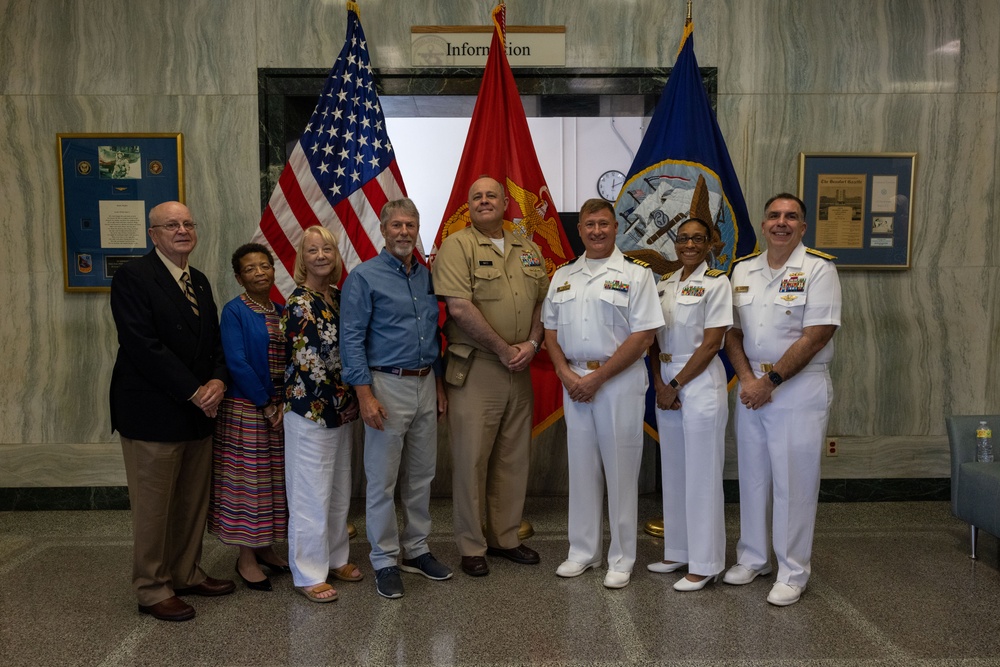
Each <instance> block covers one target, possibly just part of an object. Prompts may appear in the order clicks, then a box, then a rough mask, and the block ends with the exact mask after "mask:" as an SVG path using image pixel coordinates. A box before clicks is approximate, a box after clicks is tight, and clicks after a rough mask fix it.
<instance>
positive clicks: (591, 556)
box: [542, 199, 663, 588]
mask: <svg viewBox="0 0 1000 667" xmlns="http://www.w3.org/2000/svg"><path fill="white" fill-rule="evenodd" d="M579 230H580V238H581V239H582V240H583V244H584V246H585V247H586V249H587V251H586V254H585V255H584V256H583V257H581V258H579V259H577V260H576V261H575V262H573V263H572V264H568V265H566V266H563V267H561V268H560V269H559V270H557V271H556V273H555V275H554V276H553V277H552V281H551V282H550V283H549V292H548V295H547V296H546V297H545V302H544V303H543V305H542V324H543V326H544V327H545V343H546V345H547V346H548V350H549V356H550V357H551V358H552V364H553V365H554V366H555V370H556V374H557V375H558V376H559V379H560V380H561V381H562V384H563V410H564V412H565V416H566V440H567V447H568V458H569V545H570V546H569V556H568V557H567V559H566V561H565V562H564V563H562V565H560V566H559V568H558V569H557V570H556V574H557V575H559V576H561V577H575V576H577V575H580V574H583V573H584V572H585V571H586V570H588V569H589V568H591V567H595V566H597V565H600V564H601V556H602V554H601V551H602V550H603V548H602V543H603V537H604V535H603V533H604V528H603V521H602V520H601V518H602V514H603V511H602V507H601V505H602V501H603V499H604V485H603V484H602V474H601V471H602V468H603V471H604V475H603V477H605V478H606V481H607V489H608V523H609V524H610V526H611V545H610V547H609V549H608V573H607V575H606V576H605V578H604V585H605V586H606V587H608V588H623V587H625V586H627V585H628V582H629V579H630V577H631V574H632V566H633V565H634V564H635V550H636V533H637V527H636V524H637V522H638V516H637V514H638V498H639V491H638V483H639V464H640V463H641V461H642V424H643V421H642V415H643V410H644V409H645V395H646V387H647V386H648V384H649V380H648V375H647V373H646V364H645V363H643V361H642V358H643V356H644V354H645V352H646V349H647V348H648V347H649V345H650V344H651V343H652V342H653V336H654V334H655V332H656V330H657V329H658V328H660V327H661V326H663V312H662V310H661V309H660V303H659V300H658V299H657V296H656V284H655V280H654V276H653V273H652V271H650V270H649V268H648V267H647V266H646V265H645V263H638V264H637V263H636V261H637V260H632V259H630V258H628V257H625V256H624V255H623V254H622V253H621V251H620V250H618V248H617V247H616V246H615V236H616V234H617V232H618V223H617V222H616V220H615V212H614V209H613V208H612V207H611V205H610V204H608V202H606V201H605V200H603V199H588V200H587V201H586V202H584V204H583V206H582V207H581V209H580V223H579Z"/></svg>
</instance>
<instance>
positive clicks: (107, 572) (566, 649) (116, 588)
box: [0, 497, 1000, 667]
mask: <svg viewBox="0 0 1000 667" xmlns="http://www.w3.org/2000/svg"><path fill="white" fill-rule="evenodd" d="M432 509H433V513H434V519H435V525H434V533H433V535H432V537H431V548H432V550H433V552H434V554H435V555H436V556H437V557H438V558H439V559H440V560H441V561H442V562H444V563H446V564H448V565H450V566H452V567H454V568H455V569H456V574H455V577H454V578H453V579H452V580H449V581H445V582H432V581H429V580H427V579H424V578H422V577H419V576H416V575H410V574H403V582H404V584H405V587H406V595H405V596H404V597H403V598H401V599H399V600H385V599H382V598H380V597H378V595H376V593H375V588H374V581H373V580H374V577H373V573H372V570H371V566H370V564H369V562H368V559H367V555H368V547H367V542H366V541H365V539H364V509H363V504H362V503H361V502H356V503H355V506H354V507H352V513H351V517H352V520H353V521H354V523H355V525H356V526H357V528H358V531H359V533H360V535H359V537H358V538H356V539H355V540H353V541H352V544H351V556H352V561H354V562H356V563H359V564H360V565H361V567H362V570H363V571H364V573H365V575H366V576H365V580H364V581H362V582H359V583H353V584H347V583H340V582H338V583H337V588H338V590H339V591H340V599H339V600H338V601H337V602H336V603H334V604H332V605H317V604H313V603H310V602H308V601H306V600H305V599H304V598H302V597H301V596H299V595H296V594H295V593H294V592H293V590H292V586H291V580H290V575H283V576H279V577H274V578H273V581H274V584H275V590H274V591H273V592H270V593H261V592H256V591H250V590H248V589H247V588H246V587H245V586H243V585H238V587H237V591H236V593H235V594H233V595H230V596H226V597H221V598H188V601H189V602H191V603H192V604H193V605H194V606H195V607H196V609H197V611H198V615H197V617H196V618H195V619H194V620H192V621H189V622H186V623H167V622H163V621H157V620H154V619H152V618H151V617H149V616H144V615H140V614H138V613H137V611H136V607H135V602H134V599H133V597H132V595H131V592H130V589H129V572H130V567H131V566H130V549H131V529H130V524H129V515H128V512H122V511H81V512H5V513H0V665H3V666H10V667H13V666H15V665H107V666H116V665H483V666H494V667H501V666H506V665H552V666H556V665H559V666H563V665H606V666H612V665H690V666H701V665H928V666H930V665H962V666H974V665H1000V567H998V556H1000V547H998V541H997V539H996V538H995V537H993V536H990V535H987V534H985V533H980V543H979V559H978V560H976V561H973V560H970V559H969V556H968V550H969V530H968V527H967V526H966V525H965V524H964V523H962V522H960V521H958V520H956V519H954V518H953V517H952V516H951V514H950V511H949V506H948V504H947V503H941V502H910V503H888V502H885V503H822V504H821V505H820V507H819V515H818V520H817V529H816V539H815V549H814V556H813V576H812V579H811V580H810V583H809V587H808V589H807V590H806V592H805V594H804V595H803V597H802V600H801V601H800V602H799V603H798V604H795V605H792V606H790V607H785V608H777V607H773V606H771V605H769V604H767V602H766V601H765V597H766V595H767V592H768V590H769V588H770V583H771V581H773V576H772V577H768V578H767V580H766V581H765V579H764V578H760V579H758V580H757V581H755V582H753V583H752V584H750V585H747V586H742V587H735V586H727V585H724V584H721V583H719V584H714V585H709V586H708V587H707V588H706V589H705V590H703V591H700V592H697V593H677V592H675V591H674V590H673V589H672V588H671V586H672V584H673V582H674V581H675V580H676V579H677V578H679V577H680V576H681V574H669V575H654V574H651V573H649V572H647V571H646V569H645V567H644V566H645V564H646V563H648V562H650V561H653V560H657V559H659V558H660V557H661V554H662V548H663V545H662V541H661V540H658V539H655V538H652V537H649V536H648V535H645V534H641V536H640V539H639V553H638V563H637V567H636V570H635V572H634V574H633V578H632V583H631V584H630V585H629V586H628V587H627V588H625V589H622V590H614V591H612V590H607V589H605V588H604V587H603V586H602V585H601V582H602V579H603V576H604V571H603V570H591V571H589V572H587V573H586V574H584V575H583V576H581V577H579V578H576V579H568V580H566V579H559V578H557V577H556V576H555V574H554V571H555V568H556V566H557V565H558V564H559V563H560V562H561V561H562V560H563V558H564V557H565V553H566V549H567V541H566V526H565V523H566V499H565V498H562V497H560V498H530V499H529V500H528V504H527V509H526V513H525V516H526V517H527V518H528V519H529V520H530V521H531V522H532V523H533V525H534V528H535V531H536V534H535V536H534V537H532V538H531V539H530V540H528V541H527V543H528V544H529V545H530V546H532V547H533V548H535V549H537V550H538V551H539V552H540V553H541V556H542V563H541V565H537V566H523V565H515V564H513V563H510V562H507V561H504V560H498V559H494V558H491V559H490V567H491V573H490V575H489V576H487V577H483V578H478V579H473V578H470V577H468V576H466V575H464V574H462V573H461V572H460V571H458V555H457V552H456V550H455V546H454V543H453V542H452V539H451V504H450V501H449V500H446V499H441V500H435V501H434V503H433V508H432ZM658 514H659V499H658V498H657V497H644V498H642V499H640V517H642V520H645V519H647V518H650V517H654V516H657V515H658ZM726 517H727V533H728V537H729V563H730V564H731V563H732V562H733V559H734V556H733V553H734V550H735V542H736V538H737V536H738V528H739V526H738V517H739V507H738V505H734V504H731V505H727V506H726ZM235 560H236V550H235V549H234V548H231V547H226V546H224V545H221V544H219V543H218V542H217V541H216V540H215V539H214V538H211V537H208V536H206V540H205V553H204V556H203V565H204V566H205V568H206V569H207V570H208V572H209V573H210V574H211V575H213V576H216V577H227V578H228V577H232V576H234V575H233V574H232V573H233V566H234V563H235Z"/></svg>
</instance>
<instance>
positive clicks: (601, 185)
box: [597, 169, 625, 202]
mask: <svg viewBox="0 0 1000 667" xmlns="http://www.w3.org/2000/svg"><path fill="white" fill-rule="evenodd" d="M623 185H625V174H623V173H622V172H620V171H618V170H617V169H611V170H608V171H606V172H604V173H603V174H601V177H600V178H598V179H597V194H599V195H601V197H603V198H604V199H607V200H608V201H610V202H613V201H615V200H616V199H618V194H619V193H620V192H621V191H622V186H623Z"/></svg>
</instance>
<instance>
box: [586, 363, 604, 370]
mask: <svg viewBox="0 0 1000 667" xmlns="http://www.w3.org/2000/svg"><path fill="white" fill-rule="evenodd" d="M600 367H601V362H599V361H588V362H587V370H588V371H596V370H597V369H598V368H600Z"/></svg>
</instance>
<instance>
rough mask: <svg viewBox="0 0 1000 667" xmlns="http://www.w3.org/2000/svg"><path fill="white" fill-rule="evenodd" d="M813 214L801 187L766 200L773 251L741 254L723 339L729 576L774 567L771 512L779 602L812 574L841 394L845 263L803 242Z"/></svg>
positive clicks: (773, 598) (772, 597)
mask: <svg viewBox="0 0 1000 667" xmlns="http://www.w3.org/2000/svg"><path fill="white" fill-rule="evenodd" d="M805 216H806V207H805V204H804V203H803V202H802V201H801V200H800V199H799V198H798V197H796V196H795V195H791V194H788V193H782V194H778V195H775V196H774V197H772V198H771V199H770V200H768V202H767V204H766V206H765V207H764V222H763V232H764V237H765V239H766V240H767V252H766V253H764V254H761V253H756V254H754V255H750V256H748V257H746V258H743V259H742V260H737V263H736V264H735V265H734V268H733V273H732V281H731V282H732V284H733V310H734V323H733V328H732V329H731V330H730V331H729V335H728V336H726V346H725V349H726V353H727V354H728V355H729V360H730V362H731V363H732V365H733V368H734V369H735V370H736V374H737V376H739V380H740V384H739V405H737V406H736V440H737V453H738V457H739V477H740V540H739V543H738V544H737V546H736V558H737V564H736V565H734V566H733V567H731V568H730V569H729V570H728V571H727V572H726V575H725V578H724V579H723V581H725V582H726V583H727V584H736V585H740V584H748V583H750V582H751V581H753V580H754V578H756V577H757V576H758V575H766V574H770V572H771V565H770V562H769V549H768V517H769V515H771V514H772V512H773V517H772V519H771V523H772V525H771V530H772V532H773V535H772V539H773V546H774V552H775V557H776V559H777V562H778V576H777V581H776V582H775V584H774V586H773V587H772V588H771V592H770V593H769V594H768V596H767V601H768V602H770V603H771V604H774V605H777V606H785V605H789V604H793V603H795V602H798V600H799V596H800V595H801V593H802V591H803V590H804V589H805V587H806V582H807V581H808V579H809V572H810V565H809V561H810V558H811V555H812V542H813V530H814V528H815V524H816V504H817V501H818V499H819V476H820V457H821V455H822V450H823V440H824V438H825V437H826V427H827V423H828V422H829V418H830V403H831V402H832V400H833V387H832V384H831V382H830V370H829V366H830V361H831V360H832V359H833V342H832V340H831V339H832V338H833V334H834V333H835V332H836V330H837V328H838V327H839V326H840V279H839V278H838V276H837V269H836V267H835V266H834V264H833V261H832V259H833V257H831V256H830V255H826V254H824V253H820V252H817V251H815V250H811V249H808V248H806V247H805V246H804V245H803V244H802V236H803V234H804V233H805V230H806V222H805ZM772 492H773V509H772Z"/></svg>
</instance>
